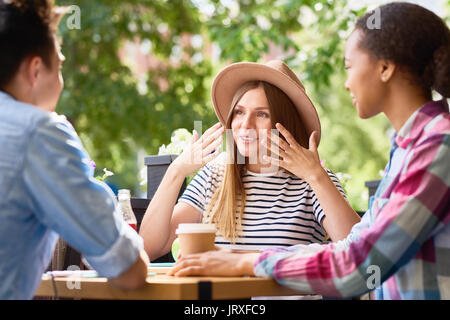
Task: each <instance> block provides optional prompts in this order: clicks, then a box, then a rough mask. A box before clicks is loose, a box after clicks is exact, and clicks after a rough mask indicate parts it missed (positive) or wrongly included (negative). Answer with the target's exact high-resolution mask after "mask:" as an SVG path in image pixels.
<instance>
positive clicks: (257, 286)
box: [35, 265, 302, 300]
mask: <svg viewBox="0 0 450 320" xmlns="http://www.w3.org/2000/svg"><path fill="white" fill-rule="evenodd" d="M169 270H170V267H164V266H152V265H150V266H149V268H148V271H149V275H148V277H147V280H146V283H145V285H144V286H143V287H141V288H140V289H137V290H122V289H119V288H116V287H113V286H112V285H111V284H110V283H108V280H107V279H106V278H102V277H97V276H90V274H89V272H85V273H83V271H80V272H79V273H78V274H75V273H74V274H72V275H70V276H58V273H57V272H55V273H54V274H51V273H49V274H44V275H43V276H42V282H41V284H40V286H39V288H38V289H37V291H36V293H35V296H36V297H53V298H74V299H108V300H111V299H120V300H128V299H133V300H211V299H213V300H222V299H227V300H234V299H249V298H251V297H256V296H286V295H301V294H302V293H300V292H298V291H294V290H291V289H289V288H287V287H284V286H281V285H279V284H278V283H277V282H276V281H275V280H273V279H270V278H257V277H173V276H168V275H167V274H166V273H167V272H168V271H169ZM92 272H95V271H92ZM91 275H92V273H91Z"/></svg>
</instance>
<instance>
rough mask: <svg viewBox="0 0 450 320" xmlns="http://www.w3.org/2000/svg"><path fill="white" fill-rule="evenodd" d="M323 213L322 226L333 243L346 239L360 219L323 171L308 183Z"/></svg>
mask: <svg viewBox="0 0 450 320" xmlns="http://www.w3.org/2000/svg"><path fill="white" fill-rule="evenodd" d="M308 182H309V184H310V186H311V188H312V189H313V191H314V193H315V195H316V197H317V200H318V201H319V203H320V206H321V207H322V210H323V211H324V212H325V214H326V217H325V218H324V220H323V226H324V228H325V230H326V232H327V233H328V235H329V236H330V238H331V239H332V240H333V241H339V240H342V239H344V238H345V237H347V235H348V234H349V233H350V230H351V229H352V227H353V226H354V225H355V224H356V223H358V222H359V221H360V220H361V219H360V217H359V216H358V214H357V213H356V212H355V210H353V208H352V207H351V206H350V204H349V203H348V202H347V200H346V199H345V198H344V196H343V195H342V194H341V192H340V191H339V190H338V189H337V187H336V186H335V184H334V183H333V181H332V180H331V179H330V177H329V176H328V174H327V172H326V171H325V170H323V169H322V170H321V171H320V172H318V173H317V175H315V177H314V178H313V179H310V181H308Z"/></svg>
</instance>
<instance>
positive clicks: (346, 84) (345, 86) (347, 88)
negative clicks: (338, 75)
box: [344, 78, 350, 91]
mask: <svg viewBox="0 0 450 320" xmlns="http://www.w3.org/2000/svg"><path fill="white" fill-rule="evenodd" d="M344 88H345V90H347V91H350V87H349V85H348V78H347V80H346V81H345V83H344Z"/></svg>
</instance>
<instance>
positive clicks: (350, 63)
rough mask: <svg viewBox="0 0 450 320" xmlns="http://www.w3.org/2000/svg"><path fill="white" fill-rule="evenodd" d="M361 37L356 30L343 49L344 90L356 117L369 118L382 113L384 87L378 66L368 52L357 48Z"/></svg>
mask: <svg viewBox="0 0 450 320" xmlns="http://www.w3.org/2000/svg"><path fill="white" fill-rule="evenodd" d="M362 36H363V34H362V31H360V30H359V29H356V30H355V31H354V32H353V33H352V34H351V35H350V37H349V39H348V40H347V45H346V48H345V68H346V70H347V81H346V82H345V88H346V89H347V90H349V91H350V96H351V97H352V98H353V105H354V106H355V108H356V110H357V112H358V116H359V117H360V118H362V119H366V118H370V117H373V116H375V115H377V114H378V113H380V112H381V111H382V105H383V97H385V96H386V94H387V92H386V86H385V85H384V84H383V82H382V81H381V79H380V76H379V75H380V72H379V71H380V69H379V68H380V64H379V62H378V61H377V60H376V59H375V58H373V57H372V56H371V55H370V54H369V53H368V52H366V51H364V50H363V49H361V48H360V47H359V41H360V39H361V37H362Z"/></svg>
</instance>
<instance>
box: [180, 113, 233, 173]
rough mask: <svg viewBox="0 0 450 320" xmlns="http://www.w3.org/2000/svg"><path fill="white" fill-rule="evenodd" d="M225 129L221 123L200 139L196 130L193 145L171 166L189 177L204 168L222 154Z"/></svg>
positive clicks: (207, 131)
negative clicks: (221, 146) (221, 148)
mask: <svg viewBox="0 0 450 320" xmlns="http://www.w3.org/2000/svg"><path fill="white" fill-rule="evenodd" d="M224 131H225V128H224V127H223V126H222V125H221V124H220V122H218V123H216V124H215V125H213V126H212V127H211V128H209V129H208V130H206V131H205V133H204V134H203V135H202V136H201V137H200V138H199V137H198V133H197V131H195V130H194V133H193V135H192V139H191V143H190V145H189V146H188V148H187V149H185V150H184V151H183V152H182V153H181V154H180V155H179V156H178V157H177V158H176V159H175V160H174V162H172V164H171V166H173V167H175V168H177V170H178V172H179V173H180V174H182V175H183V176H185V177H187V176H189V175H190V174H192V173H194V172H196V171H197V170H199V169H200V168H202V167H203V166H204V165H205V164H207V163H208V162H209V161H211V160H213V159H214V158H216V157H217V156H218V155H219V154H220V148H219V147H220V145H221V144H222V139H223V138H222V133H223V132H224Z"/></svg>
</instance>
